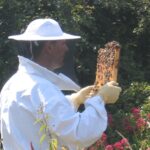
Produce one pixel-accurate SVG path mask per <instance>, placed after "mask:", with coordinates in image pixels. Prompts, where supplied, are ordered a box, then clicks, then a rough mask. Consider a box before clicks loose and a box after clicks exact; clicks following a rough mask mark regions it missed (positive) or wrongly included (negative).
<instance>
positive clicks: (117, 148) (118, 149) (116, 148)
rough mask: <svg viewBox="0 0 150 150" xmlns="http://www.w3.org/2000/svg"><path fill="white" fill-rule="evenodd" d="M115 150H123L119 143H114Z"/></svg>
mask: <svg viewBox="0 0 150 150" xmlns="http://www.w3.org/2000/svg"><path fill="white" fill-rule="evenodd" d="M113 146H114V147H115V150H124V148H123V146H122V143H121V142H116V143H115V144H114V145H113Z"/></svg>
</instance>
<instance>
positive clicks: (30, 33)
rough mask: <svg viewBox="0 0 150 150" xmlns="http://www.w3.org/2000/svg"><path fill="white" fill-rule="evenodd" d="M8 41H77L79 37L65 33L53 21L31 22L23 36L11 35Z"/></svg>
mask: <svg viewBox="0 0 150 150" xmlns="http://www.w3.org/2000/svg"><path fill="white" fill-rule="evenodd" d="M8 38H9V39H14V40H19V41H40V40H41V41H42V40H44V41H45V40H49V41H50V40H67V39H79V38H80V36H76V35H71V34H68V33H65V32H63V31H62V29H61V28H60V25H59V24H58V22H57V21H55V20H53V19H47V18H46V19H36V20H33V21H32V22H31V23H30V24H29V25H28V27H27V29H26V31H25V32H24V33H23V34H19V35H12V36H9V37H8Z"/></svg>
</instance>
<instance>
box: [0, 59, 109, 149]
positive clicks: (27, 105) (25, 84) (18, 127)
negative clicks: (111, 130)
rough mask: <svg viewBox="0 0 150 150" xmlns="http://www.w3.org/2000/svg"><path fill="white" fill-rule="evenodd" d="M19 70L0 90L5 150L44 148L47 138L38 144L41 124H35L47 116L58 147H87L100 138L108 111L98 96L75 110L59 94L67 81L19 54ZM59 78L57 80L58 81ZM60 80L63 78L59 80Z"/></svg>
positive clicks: (46, 146) (46, 144)
mask: <svg viewBox="0 0 150 150" xmlns="http://www.w3.org/2000/svg"><path fill="white" fill-rule="evenodd" d="M19 63H20V64H19V69H18V71H17V73H15V74H14V75H13V76H12V77H11V79H9V81H8V82H7V83H6V84H5V86H4V87H3V89H2V92H1V99H0V101H1V107H0V108H1V134H2V138H3V146H4V150H30V149H31V148H30V144H31V143H32V145H33V146H34V150H47V149H48V141H49V138H48V137H47V138H46V139H45V140H44V141H43V142H42V143H41V144H40V137H41V135H42V133H41V132H40V131H39V130H40V124H39V123H35V122H36V120H37V119H38V118H41V119H43V115H40V114H39V113H38V110H39V108H40V107H41V106H43V112H44V114H45V115H48V116H49V117H48V120H47V125H48V127H49V130H50V132H51V134H53V135H54V136H55V138H57V140H58V142H59V146H61V145H66V146H68V147H69V150H77V149H78V148H81V147H87V146H89V145H91V144H92V143H94V142H95V141H96V140H97V139H99V138H100V136H101V134H102V133H103V131H104V130H105V129H106V126H107V113H106V110H105V106H104V103H103V101H102V100H101V99H100V97H99V96H95V97H93V98H90V99H88V100H87V101H86V102H85V111H84V112H82V113H79V112H76V111H75V110H74V109H73V108H72V107H71V104H70V103H69V101H68V100H67V98H66V97H65V96H64V95H63V94H62V92H61V89H63V83H64V88H65V86H66V85H67V84H68V83H67V82H66V80H65V81H63V78H59V76H57V75H56V74H54V73H52V72H51V71H49V70H47V69H45V68H43V67H41V66H39V65H37V64H35V63H33V62H32V61H30V60H28V59H25V58H23V57H19ZM56 79H58V82H57V80H56ZM60 79H62V81H61V80H60Z"/></svg>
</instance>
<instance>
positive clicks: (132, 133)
mask: <svg viewBox="0 0 150 150" xmlns="http://www.w3.org/2000/svg"><path fill="white" fill-rule="evenodd" d="M149 96H150V85H149V84H148V83H137V82H136V83H132V84H131V85H130V86H129V87H126V89H124V91H123V93H122V95H121V97H120V99H119V100H118V102H117V103H116V104H115V105H113V106H111V105H108V106H107V110H108V128H107V130H106V131H105V133H104V134H103V135H102V137H101V139H100V140H99V141H97V142H96V143H95V144H94V145H93V146H91V150H92V148H93V149H95V150H104V149H105V150H107V148H110V147H111V148H112V150H113V149H120V150H121V149H125V150H137V149H138V150H139V149H141V150H148V148H150V134H149V133H150V97H149ZM123 141H124V142H125V143H123ZM89 150H90V149H89Z"/></svg>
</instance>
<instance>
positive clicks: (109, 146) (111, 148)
mask: <svg viewBox="0 0 150 150" xmlns="http://www.w3.org/2000/svg"><path fill="white" fill-rule="evenodd" d="M105 150H114V148H113V146H112V145H107V146H106V147H105Z"/></svg>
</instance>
